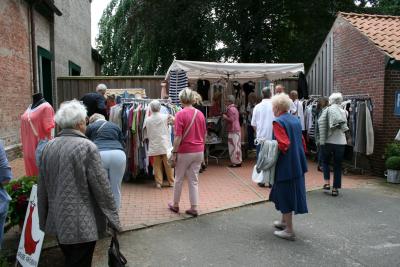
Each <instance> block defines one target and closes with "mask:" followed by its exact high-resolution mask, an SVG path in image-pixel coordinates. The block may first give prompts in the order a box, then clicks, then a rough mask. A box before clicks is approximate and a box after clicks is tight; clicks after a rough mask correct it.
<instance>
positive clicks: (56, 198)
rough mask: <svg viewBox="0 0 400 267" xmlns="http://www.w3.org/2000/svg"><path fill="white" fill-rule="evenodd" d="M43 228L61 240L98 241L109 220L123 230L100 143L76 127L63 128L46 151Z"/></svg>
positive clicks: (41, 179)
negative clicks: (101, 157) (97, 143)
mask: <svg viewBox="0 0 400 267" xmlns="http://www.w3.org/2000/svg"><path fill="white" fill-rule="evenodd" d="M38 211H39V222H40V229H41V230H43V231H44V232H45V233H46V234H50V235H55V236H56V237H57V239H58V241H59V242H60V243H61V244H76V243H84V242H91V241H95V240H98V239H99V236H100V234H101V233H104V232H105V230H106V219H107V221H108V222H109V223H110V224H111V225H112V226H113V227H114V228H115V229H118V230H120V222H119V217H118V212H117V208H116V205H115V202H114V198H113V195H112V192H111V187H110V182H109V180H108V177H107V173H106V171H105V170H104V168H103V166H102V163H101V159H100V154H99V152H98V151H97V148H96V145H95V144H94V143H92V142H91V141H90V140H88V139H87V138H86V137H85V136H84V135H83V134H82V133H80V132H79V131H76V130H71V129H66V130H63V131H62V132H61V133H60V134H59V136H58V137H56V138H55V139H53V140H51V141H49V143H48V144H47V145H46V147H45V148H44V150H43V154H42V156H41V161H40V177H39V180H38Z"/></svg>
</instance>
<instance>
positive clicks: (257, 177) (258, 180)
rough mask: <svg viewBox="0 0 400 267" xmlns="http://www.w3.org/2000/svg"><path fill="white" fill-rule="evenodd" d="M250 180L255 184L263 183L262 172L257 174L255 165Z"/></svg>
mask: <svg viewBox="0 0 400 267" xmlns="http://www.w3.org/2000/svg"><path fill="white" fill-rule="evenodd" d="M251 179H252V180H253V182H255V183H263V182H264V171H261V172H257V165H254V168H253V173H252V175H251Z"/></svg>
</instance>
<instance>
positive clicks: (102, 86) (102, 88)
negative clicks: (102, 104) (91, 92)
mask: <svg viewBox="0 0 400 267" xmlns="http://www.w3.org/2000/svg"><path fill="white" fill-rule="evenodd" d="M106 90H107V86H106V85H105V84H104V83H100V84H98V85H97V86H96V92H105V91H106Z"/></svg>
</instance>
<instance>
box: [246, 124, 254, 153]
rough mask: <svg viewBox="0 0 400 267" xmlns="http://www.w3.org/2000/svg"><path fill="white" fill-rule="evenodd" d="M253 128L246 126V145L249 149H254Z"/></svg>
mask: <svg viewBox="0 0 400 267" xmlns="http://www.w3.org/2000/svg"><path fill="white" fill-rule="evenodd" d="M254 139H255V138H254V128H253V126H251V125H247V143H248V148H249V149H254V148H255V145H254Z"/></svg>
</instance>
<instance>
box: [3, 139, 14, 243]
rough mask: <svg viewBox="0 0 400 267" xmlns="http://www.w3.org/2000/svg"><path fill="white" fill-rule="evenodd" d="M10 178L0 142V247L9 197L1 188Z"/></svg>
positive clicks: (9, 169) (9, 168) (4, 152)
mask: <svg viewBox="0 0 400 267" xmlns="http://www.w3.org/2000/svg"><path fill="white" fill-rule="evenodd" d="M11 178H12V172H11V167H10V165H9V164H8V160H7V156H6V151H5V150H4V147H3V145H2V144H0V249H1V243H2V242H3V235H4V225H5V223H6V219H7V210H8V203H9V202H10V200H11V198H10V196H9V195H8V194H7V192H6V190H5V189H4V188H3V186H4V185H5V184H7V183H8V182H9V181H10V180H11Z"/></svg>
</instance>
